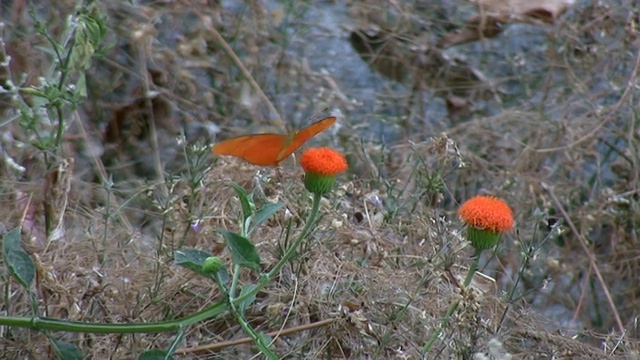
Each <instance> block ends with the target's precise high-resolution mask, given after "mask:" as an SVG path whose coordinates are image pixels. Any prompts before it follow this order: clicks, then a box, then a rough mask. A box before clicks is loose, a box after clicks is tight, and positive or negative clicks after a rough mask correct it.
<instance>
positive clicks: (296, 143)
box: [277, 116, 336, 162]
mask: <svg viewBox="0 0 640 360" xmlns="http://www.w3.org/2000/svg"><path fill="white" fill-rule="evenodd" d="M335 122H336V118H335V116H329V117H326V118H324V119H322V120H320V121H316V122H314V123H313V124H311V125H309V126H307V127H306V128H304V129H302V130H300V131H298V132H297V133H296V134H295V136H293V138H292V139H291V140H290V142H289V143H288V144H286V146H285V148H284V150H282V151H281V152H280V154H278V156H277V159H278V162H280V161H282V160H284V159H286V158H287V156H289V155H291V153H293V152H294V151H296V150H298V148H299V147H300V146H302V145H303V144H304V143H305V142H307V140H309V139H311V138H312V137H314V136H316V135H318V134H319V133H320V132H322V131H324V130H326V129H327V128H328V127H330V126H331V125H333V124H334V123H335ZM285 142H286V137H285Z"/></svg>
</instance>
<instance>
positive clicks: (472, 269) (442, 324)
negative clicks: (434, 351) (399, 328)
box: [422, 249, 482, 353]
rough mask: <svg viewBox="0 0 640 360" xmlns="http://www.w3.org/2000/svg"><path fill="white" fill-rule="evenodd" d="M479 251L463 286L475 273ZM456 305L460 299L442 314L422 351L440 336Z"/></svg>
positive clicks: (478, 261)
mask: <svg viewBox="0 0 640 360" xmlns="http://www.w3.org/2000/svg"><path fill="white" fill-rule="evenodd" d="M481 253H482V250H478V249H476V252H475V256H474V259H473V262H472V263H471V266H470V267H469V272H468V273H467V276H466V277H465V279H464V288H466V287H467V286H469V284H471V280H472V279H473V275H474V274H475V273H476V270H478V264H479V263H480V254H481ZM458 305H460V301H456V302H454V303H453V304H451V306H449V310H447V313H446V314H445V315H444V318H443V319H442V321H441V322H440V324H438V327H437V328H436V330H435V331H434V332H433V334H431V338H430V339H429V341H428V342H427V343H426V344H425V345H424V347H423V348H422V352H423V353H426V352H427V351H429V349H431V347H432V346H433V343H434V342H436V340H437V339H438V336H440V333H442V329H444V328H445V327H446V326H447V325H449V320H450V319H451V315H452V314H453V313H454V312H455V311H456V309H457V308H458Z"/></svg>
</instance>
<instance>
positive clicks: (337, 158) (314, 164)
mask: <svg viewBox="0 0 640 360" xmlns="http://www.w3.org/2000/svg"><path fill="white" fill-rule="evenodd" d="M300 165H301V166H302V168H303V169H304V172H305V175H304V185H305V187H306V188H307V190H309V191H310V192H312V193H315V194H320V195H322V194H325V193H327V192H328V191H329V190H331V188H332V187H333V183H334V181H335V176H336V175H337V174H339V173H341V172H344V171H345V170H346V169H347V161H346V160H345V159H344V156H342V154H340V153H339V152H337V151H335V150H333V149H331V148H327V147H323V148H309V149H307V150H305V151H303V152H302V155H300Z"/></svg>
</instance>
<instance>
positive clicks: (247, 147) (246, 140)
mask: <svg viewBox="0 0 640 360" xmlns="http://www.w3.org/2000/svg"><path fill="white" fill-rule="evenodd" d="M335 122H336V117H335V116H329V117H325V118H324V119H322V120H320V121H316V122H314V123H313V124H311V125H309V126H307V127H306V128H304V129H302V130H300V131H297V132H295V133H293V134H287V135H283V134H253V135H243V136H238V137H234V138H231V139H227V140H224V141H222V142H219V143H217V144H215V145H214V146H213V149H211V150H212V151H213V153H214V154H216V155H230V156H235V157H239V158H241V159H244V160H246V161H247V162H248V163H250V164H254V165H261V166H277V165H278V164H279V163H280V162H281V161H282V160H284V159H286V158H287V156H289V155H291V153H293V152H294V151H296V150H297V149H298V148H299V147H300V146H302V144H304V143H305V142H306V141H307V140H309V139H311V138H312V137H314V136H316V135H318V133H320V132H321V131H324V130H325V129H327V128H328V127H330V126H331V125H333V124H334V123H335Z"/></svg>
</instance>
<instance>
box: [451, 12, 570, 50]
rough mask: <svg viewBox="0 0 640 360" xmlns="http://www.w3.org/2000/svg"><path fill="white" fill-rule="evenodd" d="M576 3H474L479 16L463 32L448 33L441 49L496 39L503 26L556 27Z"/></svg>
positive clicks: (469, 19)
mask: <svg viewBox="0 0 640 360" xmlns="http://www.w3.org/2000/svg"><path fill="white" fill-rule="evenodd" d="M574 1H575V0H540V1H529V0H471V2H472V3H474V4H476V5H477V6H478V11H479V13H478V14H476V15H473V16H471V17H470V18H468V19H467V20H466V21H465V23H466V25H465V27H464V29H462V30H458V31H456V32H452V33H448V34H446V35H445V36H443V37H442V39H440V41H439V42H438V46H440V47H443V48H447V47H450V46H454V45H457V44H464V43H468V42H472V41H476V40H480V39H483V38H492V37H495V36H497V35H498V34H500V33H501V32H502V25H503V24H508V23H527V24H534V25H542V24H553V23H554V21H555V20H556V19H557V18H558V17H559V16H560V15H562V14H563V13H564V12H565V11H567V9H568V8H569V7H570V6H571V5H573V3H574Z"/></svg>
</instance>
